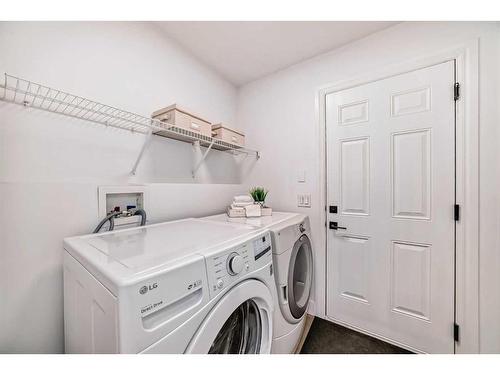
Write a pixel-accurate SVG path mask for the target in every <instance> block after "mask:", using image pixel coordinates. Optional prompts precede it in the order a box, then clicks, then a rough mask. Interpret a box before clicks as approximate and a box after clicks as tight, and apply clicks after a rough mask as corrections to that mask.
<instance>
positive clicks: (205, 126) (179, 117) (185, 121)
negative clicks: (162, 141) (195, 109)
mask: <svg viewBox="0 0 500 375" xmlns="http://www.w3.org/2000/svg"><path fill="white" fill-rule="evenodd" d="M151 117H153V118H154V119H156V120H160V121H162V122H166V123H168V124H171V125H174V126H176V127H178V128H182V129H186V130H190V131H192V132H195V133H199V134H202V135H205V136H207V137H211V136H212V124H211V123H210V122H209V121H207V120H205V119H203V118H201V117H200V116H198V115H195V114H193V113H192V112H189V111H187V110H186V109H184V108H179V106H178V105H177V104H172V105H170V106H168V107H165V108H162V109H159V110H157V111H155V112H153V114H152V116H151Z"/></svg>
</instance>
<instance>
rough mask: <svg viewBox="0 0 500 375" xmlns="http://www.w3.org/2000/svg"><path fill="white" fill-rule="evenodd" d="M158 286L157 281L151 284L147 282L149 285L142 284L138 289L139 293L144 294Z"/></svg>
mask: <svg viewBox="0 0 500 375" xmlns="http://www.w3.org/2000/svg"><path fill="white" fill-rule="evenodd" d="M156 288H158V284H157V283H153V284H149V285H144V286H141V288H140V289H139V293H140V294H146V293H147V292H148V290H153V289H156Z"/></svg>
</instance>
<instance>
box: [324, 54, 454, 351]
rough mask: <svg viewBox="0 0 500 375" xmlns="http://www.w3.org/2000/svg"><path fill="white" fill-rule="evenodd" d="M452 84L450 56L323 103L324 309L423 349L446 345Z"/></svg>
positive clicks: (449, 346) (450, 318)
mask: <svg viewBox="0 0 500 375" xmlns="http://www.w3.org/2000/svg"><path fill="white" fill-rule="evenodd" d="M454 82H455V67H454V62H453V61H449V62H445V63H441V64H438V65H434V66H431V67H428V68H424V69H420V70H416V71H413V72H410V73H405V74H401V75H397V76H393V77H390V78H386V79H383V80H379V81H375V82H371V83H367V84H364V85H361V86H356V87H353V88H349V89H345V90H342V91H337V92H333V93H330V94H328V95H327V96H326V103H325V104H326V132H327V133H326V134H327V175H328V176H327V184H328V186H327V194H328V196H327V199H328V204H329V205H331V206H337V213H328V220H329V222H336V223H337V227H338V229H336V230H335V229H328V255H327V262H328V265H327V283H328V286H327V316H329V317H330V318H332V319H333V320H336V321H339V322H343V323H344V324H348V325H351V326H353V327H356V328H358V329H362V330H365V331H367V332H369V333H372V334H374V335H377V336H379V337H381V338H385V339H387V340H389V341H393V342H396V343H400V344H404V345H406V346H407V347H411V348H414V349H416V350H418V351H423V352H428V353H453V352H454V339H453V323H454V290H455V287H454V277H455V271H454V264H455V255H454V252H455V250H454V249H455V222H454V203H455V102H454V90H453V85H454ZM341 227H344V228H346V229H341Z"/></svg>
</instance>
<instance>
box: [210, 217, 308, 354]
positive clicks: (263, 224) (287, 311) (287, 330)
mask: <svg viewBox="0 0 500 375" xmlns="http://www.w3.org/2000/svg"><path fill="white" fill-rule="evenodd" d="M204 219H205V220H211V221H216V222H227V223H238V224H241V225H244V226H247V225H252V226H255V227H256V228H261V229H269V230H270V232H271V238H272V243H273V263H274V267H275V281H276V291H275V302H276V309H275V312H274V330H273V344H272V352H273V353H282V354H284V353H293V352H294V351H295V348H296V346H297V344H298V343H299V341H300V338H301V336H302V331H303V328H304V324H305V316H306V312H307V308H308V305H309V300H310V296H311V289H312V285H313V268H314V267H313V248H312V243H311V229H310V224H309V218H308V217H307V216H306V215H302V214H296V213H287V212H273V215H272V216H263V217H260V218H248V219H246V218H229V217H228V216H227V215H226V214H222V215H214V216H209V217H206V218H204Z"/></svg>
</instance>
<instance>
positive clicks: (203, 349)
mask: <svg viewBox="0 0 500 375" xmlns="http://www.w3.org/2000/svg"><path fill="white" fill-rule="evenodd" d="M64 248H65V252H64V314H65V316H64V320H65V322H64V324H65V347H66V352H67V353H269V352H270V350H271V340H272V327H273V309H274V300H273V293H274V276H273V274H272V273H273V267H272V242H271V237H270V234H269V232H268V231H267V230H262V229H259V230H256V228H255V227H251V226H241V225H232V224H227V223H215V222H207V221H202V220H198V219H187V220H179V221H174V222H167V223H161V224H154V225H149V226H145V227H140V228H131V229H125V230H121V231H116V232H108V233H102V234H97V235H87V236H81V237H73V238H68V239H65V240H64Z"/></svg>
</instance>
